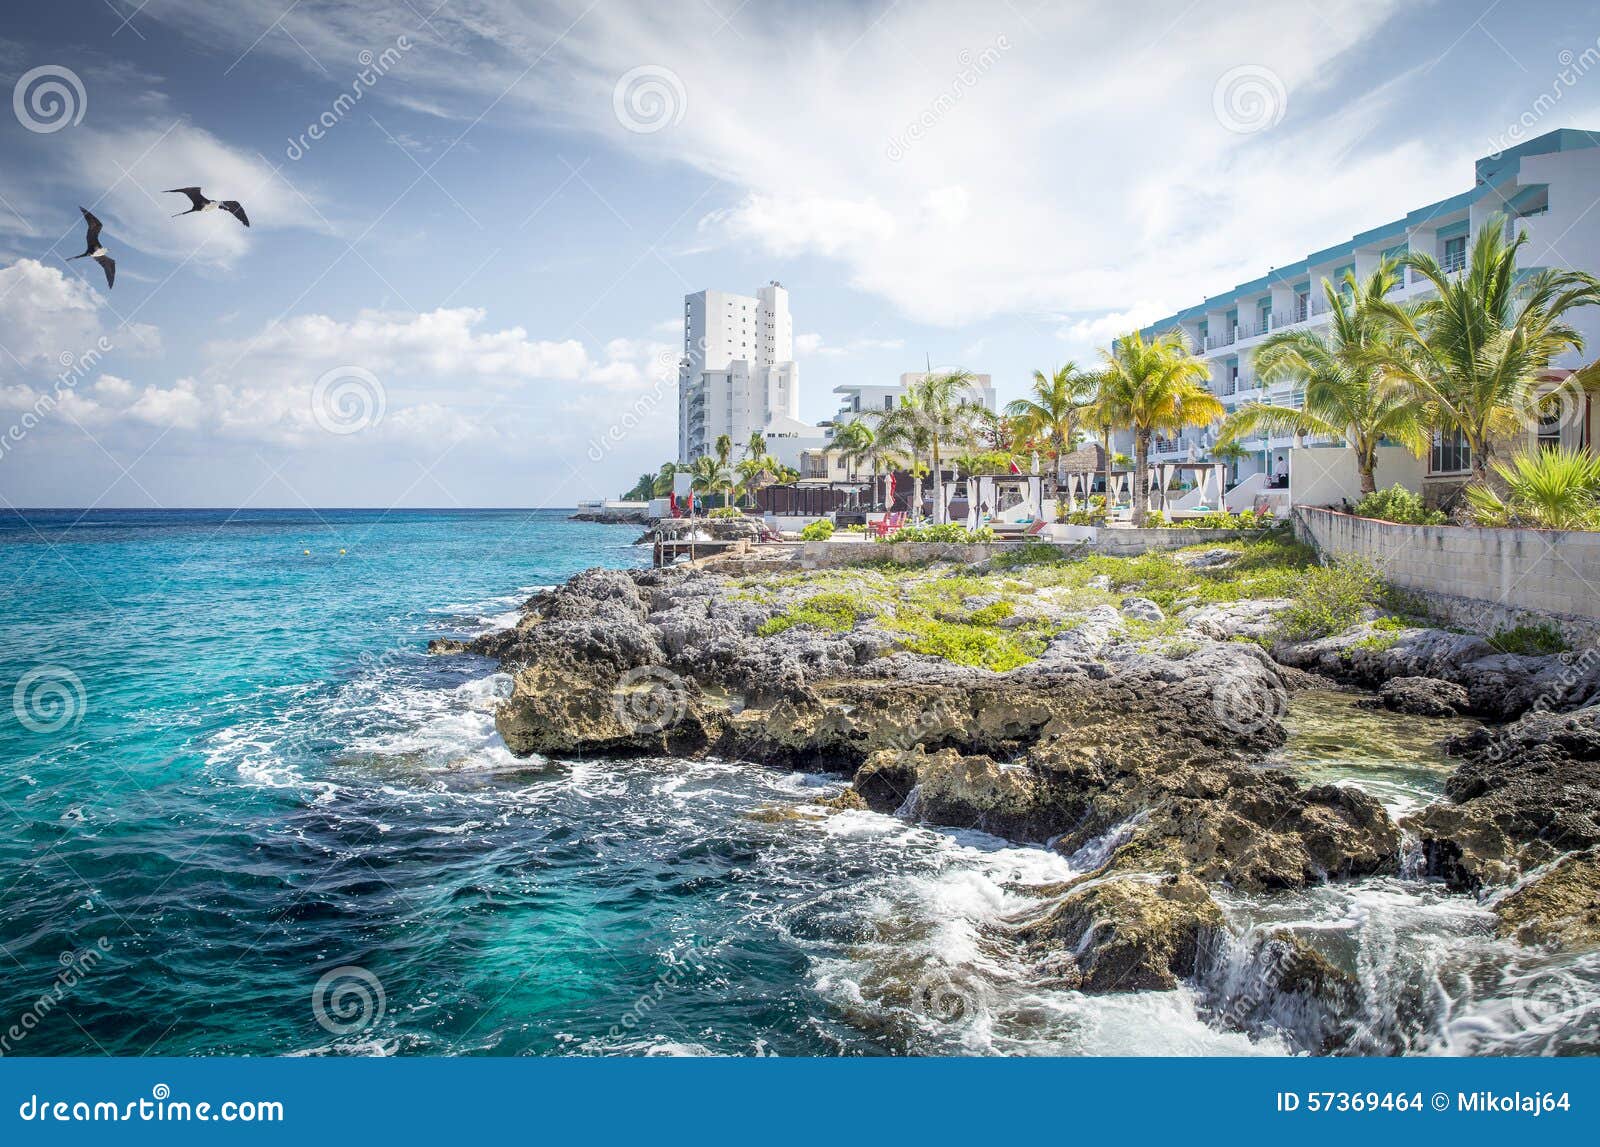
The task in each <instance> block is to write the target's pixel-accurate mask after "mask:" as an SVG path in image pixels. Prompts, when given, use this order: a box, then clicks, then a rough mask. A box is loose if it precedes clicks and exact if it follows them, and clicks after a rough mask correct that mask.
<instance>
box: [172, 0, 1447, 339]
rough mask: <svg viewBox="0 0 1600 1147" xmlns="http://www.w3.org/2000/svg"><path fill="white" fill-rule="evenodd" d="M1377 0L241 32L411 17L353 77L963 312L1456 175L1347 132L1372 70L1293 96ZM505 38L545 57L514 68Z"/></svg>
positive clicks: (1087, 299)
mask: <svg viewBox="0 0 1600 1147" xmlns="http://www.w3.org/2000/svg"><path fill="white" fill-rule="evenodd" d="M1399 7H1400V5H1399V3H1398V0H1352V2H1351V3H1348V4H1346V5H1344V6H1342V7H1341V8H1340V10H1339V16H1338V19H1337V20H1332V21H1330V20H1328V19H1327V17H1326V15H1325V13H1324V12H1323V11H1321V10H1320V9H1318V8H1317V7H1316V6H1314V5H1287V6H1285V5H1283V4H1282V3H1280V2H1278V0H1239V2H1238V3H1236V4H1234V5H1233V6H1232V7H1231V8H1230V9H1229V13H1228V18H1227V19H1226V20H1219V19H1217V18H1216V17H1215V15H1214V14H1213V13H1210V12H1209V11H1208V10H1206V9H1203V8H1202V9H1191V10H1189V11H1187V12H1182V13H1177V14H1175V13H1174V12H1173V11H1172V10H1171V8H1170V6H1168V5H1164V4H1160V3H1156V2H1155V0H1128V2H1127V3H1123V4H1119V5H1117V6H1115V7H1109V8H1108V7H1105V6H1101V7H1098V8H1096V7H1093V6H1087V5H1057V6H1050V5H1035V6H1031V7H1030V8H1029V10H1028V11H1026V12H1023V11H1019V10H1018V9H1016V8H1013V7H1009V6H1004V5H1001V6H996V5H961V4H939V5H909V4H902V5H898V6H896V5H890V6H887V7H880V8H878V9H860V10H853V9H833V10H831V11H830V12H829V14H828V18H827V19H824V20H819V21H817V22H816V24H815V25H812V26H808V27H807V29H806V32H805V34H804V35H797V34H796V29H795V27H794V25H793V19H792V13H790V12H789V11H788V10H786V9H761V8H759V7H758V6H755V5H751V6H748V7H747V8H744V9H741V10H740V11H739V12H738V13H736V14H735V15H734V16H732V17H731V23H732V25H733V26H732V27H731V28H728V29H726V30H724V33H723V34H722V35H720V36H712V37H708V35H707V30H706V29H707V23H708V19H709V20H711V21H712V22H714V20H715V17H714V16H713V15H712V14H711V13H709V12H708V10H707V9H706V8H705V6H704V5H703V4H702V3H700V2H699V0H681V2H680V3H661V4H657V5H652V6H650V7H649V8H641V7H638V6H626V7H619V8H611V7H608V6H600V7H598V8H593V9H590V8H589V6H588V5H586V4H584V3H582V2H581V0H566V2H564V3H550V4H543V5H539V6H536V7H533V8H530V7H529V6H527V5H522V4H519V3H515V2H514V0H455V2H453V3H452V4H450V5H449V6H447V7H446V8H444V9H443V10H441V11H440V12H439V13H437V14H435V15H434V16H433V18H432V21H431V24H432V25H433V26H435V27H437V29H438V35H437V36H436V35H434V33H433V32H432V31H431V30H429V31H424V32H419V31H418V30H417V28H416V25H415V21H414V20H413V19H412V18H411V16H410V14H409V13H407V12H406V11H405V10H404V8H403V6H402V7H399V8H396V7H395V6H392V5H385V4H381V3H378V2H377V0H368V2H362V3H349V4H344V5H340V6H338V7H337V8H335V9H331V10H324V9H318V10H315V11H313V10H309V9H307V8H301V9H297V10H296V11H295V12H293V13H291V14H289V15H288V16H286V17H285V20H284V24H285V30H286V32H292V34H293V37H294V39H293V40H291V39H290V38H289V36H288V35H287V34H285V35H282V36H280V35H277V34H274V35H271V36H268V37H267V38H265V39H264V40H262V42H261V44H260V46H259V47H258V48H257V49H256V50H257V51H268V52H276V53H279V54H280V55H281V56H282V57H283V59H285V60H291V61H298V63H299V64H300V65H305V66H309V65H308V64H306V61H305V57H304V55H303V53H302V50H301V48H300V47H299V44H304V45H305V48H306V49H307V50H309V51H310V52H311V53H313V54H315V55H316V56H317V57H318V58H319V59H329V58H332V59H349V58H352V57H353V55H354V53H355V52H356V51H358V50H359V49H360V48H361V47H366V46H370V45H371V44H374V43H379V42H383V41H385V40H388V39H392V38H393V37H394V36H396V35H399V34H402V33H404V34H408V35H412V36H414V37H415V38H416V39H417V40H418V44H417V47H416V48H415V50H413V51H411V52H410V53H408V55H407V58H406V60H405V63H404V66H403V67H401V68H397V69H396V70H395V72H394V73H392V74H391V75H390V76H387V77H385V80H384V84H383V85H382V86H381V87H380V88H379V89H378V91H377V96H378V98H380V99H395V100H409V101H424V102H426V103H428V104H430V105H433V106H438V107H441V108H444V109H448V110H449V113H450V114H461V115H465V116H466V117H467V118H468V119H470V118H471V117H472V116H475V115H477V114H478V113H479V112H481V111H482V109H483V108H484V107H485V106H487V105H488V103H489V102H490V101H491V100H495V99H498V98H501V97H502V96H503V98H504V102H505V103H507V104H514V105H515V104H520V105H524V106H532V107H534V108H536V109H537V110H538V111H539V112H540V113H541V115H542V116H543V117H545V119H543V120H541V122H547V121H548V122H560V123H564V124H567V125H572V126H576V127H578V128H580V129H586V130H588V131H590V132H592V133H595V134H598V135H600V136H602V137H604V138H606V139H607V140H609V141H611V142H612V143H614V144H615V145H616V146H617V147H619V148H625V149H628V150H630V151H633V152H635V153H637V154H639V155H641V156H644V157H646V158H650V159H661V160H669V161H675V162H682V163H687V164H690V165H692V166H693V167H695V168H697V169H699V170H701V171H703V172H705V173H707V174H709V175H711V176H713V177H715V178H717V179H720V180H724V181H726V182H728V183H729V184H731V185H732V186H733V187H734V188H736V189H737V191H736V195H737V197H736V199H735V201H734V202H733V203H732V205H731V206H727V207H723V208H719V209H717V210H714V211H711V212H710V213H709V214H707V215H706V216H705V218H704V219H703V220H702V224H701V226H702V232H703V236H702V238H703V240H705V239H709V240H710V241H712V242H716V243H724V244H728V245H730V246H735V247H739V248H753V249H754V250H756V251H758V252H760V253H764V254H767V255H771V256H774V257H779V258H795V257H801V256H820V257H823V258H827V259H832V260H837V261H838V263H839V264H840V267H841V270H842V274H843V277H844V278H845V279H846V280H847V281H848V282H849V283H850V284H851V285H853V286H855V287H856V288H858V289H861V290H864V291H868V292H872V293H874V294H876V295H879V296H881V297H882V298H884V299H886V300H888V301H890V302H891V303H893V304H894V305H895V306H896V307H898V308H899V309H900V310H901V311H903V312H904V313H905V314H906V315H908V316H910V317H912V318H914V319H918V320H922V321H927V322H931V323H937V324H946V325H960V324H964V323H968V322H973V321H978V320H982V319H984V318H987V317H989V316H993V315H996V314H1003V313H1007V314H1029V315H1037V314H1040V313H1044V314H1067V315H1084V314H1096V313H1099V314H1104V313H1108V312H1121V311H1126V310H1127V309H1128V308H1129V306H1130V300H1135V299H1143V300H1148V301H1149V302H1150V303H1151V305H1152V306H1154V307H1155V308H1157V309H1159V310H1163V311H1164V310H1169V309H1175V308H1177V307H1178V306H1181V305H1187V304H1188V303H1190V302H1193V301H1197V300H1198V299H1199V298H1200V297H1201V296H1202V295H1204V294H1206V293H1208V292H1215V291H1216V290H1218V289H1221V288H1224V287H1226V286H1228V285H1231V284H1232V283H1233V282H1236V281H1238V280H1239V279H1241V278H1246V277H1253V276H1254V275H1256V274H1259V273H1260V271H1261V270H1262V269H1263V268H1264V265H1265V264H1267V263H1271V262H1273V261H1275V260H1276V261H1282V262H1289V261H1293V260H1294V259H1297V258H1299V257H1301V256H1303V255H1304V254H1305V253H1307V252H1308V251H1310V250H1314V249H1320V248H1321V247H1323V246H1326V245H1327V244H1328V243H1330V242H1334V241H1337V240H1338V239H1339V238H1340V237H1342V236H1344V235H1348V234H1350V233H1352V232H1353V231H1355V230H1358V229H1361V228H1364V227H1367V226H1371V225H1373V224H1376V223H1378V222H1381V221H1382V220H1383V219H1384V218H1385V217H1386V216H1389V215H1392V214H1398V213H1399V212H1400V211H1403V210H1406V209H1409V208H1411V207H1414V206H1416V205H1417V204H1419V203H1423V202H1427V201H1429V200H1431V199H1434V198H1438V197H1442V196H1443V195H1446V194H1449V193H1451V192H1453V191H1455V190H1458V189H1459V188H1460V185H1461V183H1462V181H1463V170H1462V167H1461V166H1460V163H1461V156H1460V154H1459V148H1460V146H1462V141H1460V140H1459V139H1454V140H1453V139H1449V138H1442V136H1441V133H1439V132H1436V131H1435V132H1430V131H1425V130H1423V129H1420V128H1418V129H1403V130H1407V131H1410V132H1411V135H1412V137H1413V138H1416V139H1420V140H1426V141H1427V143H1426V144H1425V145H1424V144H1407V143H1403V142H1402V143H1398V144H1394V143H1389V144H1382V145H1379V144H1377V143H1375V142H1373V141H1372V139H1370V138H1369V137H1368V132H1369V130H1370V128H1371V127H1372V126H1373V124H1374V123H1375V122H1377V120H1376V117H1377V115H1378V113H1380V112H1382V111H1384V110H1385V105H1386V104H1387V103H1388V102H1390V101H1392V100H1393V98H1394V95H1395V93H1394V91H1392V90H1389V89H1385V88H1382V87H1380V88H1377V89H1375V90H1372V91H1371V92H1369V94H1368V95H1367V97H1366V98H1365V100H1364V101H1363V100H1359V99H1358V100H1355V101H1344V103H1345V106H1344V107H1343V108H1342V109H1341V111H1340V114H1339V115H1338V116H1337V117H1336V118H1335V117H1329V116H1326V115H1322V114H1319V113H1318V112H1317V110H1316V109H1317V106H1318V97H1319V95H1321V94H1323V93H1326V92H1327V91H1329V90H1331V88H1332V86H1333V85H1337V84H1339V83H1340V82H1341V81H1342V80H1343V79H1344V72H1345V70H1346V68H1347V66H1348V65H1349V64H1350V62H1351V61H1352V60H1353V59H1355V58H1356V54H1355V53H1352V52H1351V49H1353V48H1356V47H1358V46H1360V45H1363V44H1365V43H1367V42H1369V41H1370V40H1371V39H1372V38H1373V37H1374V36H1375V35H1377V34H1378V32H1379V30H1380V29H1381V28H1382V27H1383V25H1384V24H1385V22H1386V21H1387V20H1388V19H1389V17H1390V16H1391V15H1392V14H1393V13H1395V12H1396V11H1397V10H1399ZM240 11H241V9H240V7H239V6H238V5H228V4H219V3H215V2H214V0H205V3H201V2H200V0H175V3H173V4H169V5H167V6H165V7H164V8H163V9H162V14H163V15H164V16H168V17H170V18H171V19H172V20H173V23H174V25H175V26H180V27H183V28H184V29H185V30H187V31H188V32H189V34H191V35H196V36H200V37H201V38H203V39H208V40H212V41H216V42H219V43H227V44H229V45H237V46H238V47H242V46H244V43H242V42H248V40H250V39H252V38H253V37H254V36H255V34H256V33H255V32H254V31H252V29H254V28H255V22H252V21H250V20H243V19H241V18H240ZM580 17H581V18H580ZM530 56H540V57H541V58H545V59H547V60H548V64H549V66H541V67H539V68H536V69H534V70H533V71H532V72H528V71H527V64H526V59H527V58H528V57H530ZM469 64H470V66H468V65H469ZM641 64H649V65H654V66H656V67H662V68H667V69H669V70H670V71H671V72H672V73H673V74H674V75H675V76H676V78H677V80H678V83H679V85H681V92H682V98H681V104H682V106H681V109H679V108H674V109H672V110H673V111H674V112H676V111H677V110H681V111H682V115H681V118H680V117H677V116H676V115H672V116H669V117H668V118H669V119H670V120H671V121H672V122H670V123H669V124H668V125H667V126H665V127H663V128H662V129H661V130H659V131H655V132H651V133H639V132H636V131H630V130H627V129H626V128H625V127H624V125H623V124H621V123H619V120H618V117H617V115H616V113H615V110H614V107H613V99H612V96H613V87H614V85H615V84H616V82H617V80H618V78H619V77H621V76H622V75H623V74H624V73H626V72H628V71H630V70H631V69H634V68H636V67H638V66H639V65H641ZM1241 65H1249V66H1265V67H1268V68H1270V69H1271V71H1272V72H1273V73H1274V74H1275V76H1276V77H1277V79H1278V80H1279V81H1281V85H1282V90H1283V91H1284V92H1285V93H1286V94H1287V101H1288V102H1287V108H1286V109H1285V110H1286V113H1287V114H1286V115H1285V116H1284V117H1283V118H1282V120H1281V122H1277V123H1276V125H1275V126H1272V127H1270V128H1269V129H1268V130H1266V131H1263V132H1260V133H1258V134H1254V135H1250V134H1236V133H1234V132H1233V131H1230V130H1229V129H1228V127H1227V126H1225V125H1224V123H1223V122H1221V119H1222V117H1219V115H1218V114H1217V113H1216V111H1215V110H1214V107H1213V90H1214V88H1215V87H1216V85H1217V82H1218V80H1219V79H1220V78H1221V77H1222V76H1223V75H1224V74H1226V73H1228V72H1229V71H1230V70H1232V69H1235V68H1238V67H1240V66H1241ZM519 77H522V78H521V79H519ZM513 81H517V82H516V83H513ZM669 98H673V99H676V98H677V97H676V96H675V95H672V94H671V93H669ZM1269 118H1270V117H1269ZM1380 138H1381V137H1380ZM1347 149H1348V151H1347ZM602 190H604V189H602ZM1263 236H1270V237H1271V239H1270V244H1271V245H1270V249H1268V248H1266V247H1264V246H1263V242H1262V239H1263ZM673 325H674V326H675V325H676V324H673ZM661 333H667V331H666V329H663V331H662V332H661Z"/></svg>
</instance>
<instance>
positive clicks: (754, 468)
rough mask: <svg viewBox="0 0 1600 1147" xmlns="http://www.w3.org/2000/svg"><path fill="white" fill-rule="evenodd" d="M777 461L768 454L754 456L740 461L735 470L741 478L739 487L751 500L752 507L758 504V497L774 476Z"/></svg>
mask: <svg viewBox="0 0 1600 1147" xmlns="http://www.w3.org/2000/svg"><path fill="white" fill-rule="evenodd" d="M776 465H777V460H776V459H774V458H773V457H772V456H771V455H769V454H766V453H761V454H752V455H751V456H750V457H748V458H744V459H742V460H740V462H739V463H738V465H736V466H735V467H734V468H733V469H734V473H736V474H737V475H738V476H739V486H740V488H741V489H742V490H743V491H744V492H745V494H746V495H747V496H748V497H749V499H750V505H752V506H754V505H755V504H756V495H757V494H759V493H760V492H761V489H762V487H763V486H766V485H767V483H768V480H769V479H770V478H771V476H772V470H773V467H774V466H776Z"/></svg>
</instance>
